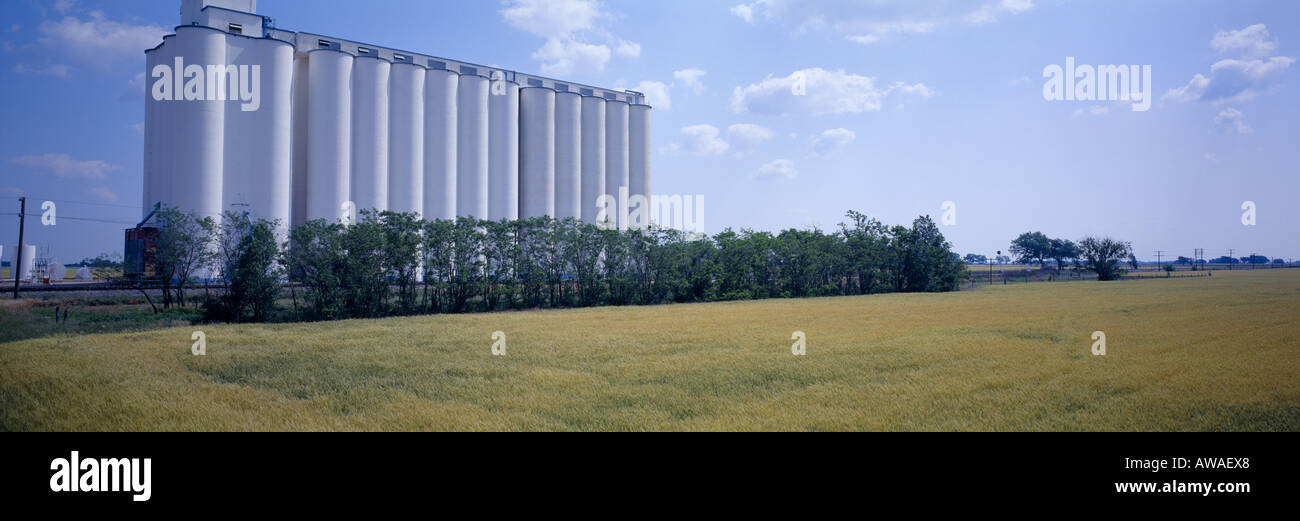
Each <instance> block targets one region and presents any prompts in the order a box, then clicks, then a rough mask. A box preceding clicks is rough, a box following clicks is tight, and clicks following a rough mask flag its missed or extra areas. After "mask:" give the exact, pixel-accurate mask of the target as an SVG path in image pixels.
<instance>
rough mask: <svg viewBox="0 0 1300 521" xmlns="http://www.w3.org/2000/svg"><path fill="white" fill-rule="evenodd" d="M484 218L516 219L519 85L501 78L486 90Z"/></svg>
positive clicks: (517, 203)
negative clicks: (485, 214) (486, 170)
mask: <svg viewBox="0 0 1300 521" xmlns="http://www.w3.org/2000/svg"><path fill="white" fill-rule="evenodd" d="M496 74H500V73H496ZM487 215H488V217H487V218H488V219H490V220H493V221H500V220H502V219H506V220H511V221H513V220H515V219H518V218H519V84H517V83H515V82H513V81H507V80H505V79H503V78H499V79H492V80H491V82H490V83H489V89H488V213H487Z"/></svg>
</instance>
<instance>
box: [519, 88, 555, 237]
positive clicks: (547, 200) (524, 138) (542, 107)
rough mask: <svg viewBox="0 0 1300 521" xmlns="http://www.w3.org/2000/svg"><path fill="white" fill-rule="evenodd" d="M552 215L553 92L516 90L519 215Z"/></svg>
mask: <svg viewBox="0 0 1300 521" xmlns="http://www.w3.org/2000/svg"><path fill="white" fill-rule="evenodd" d="M541 216H548V217H555V91H554V90H551V89H549V88H547V87H524V88H522V89H520V90H519V217H520V218H523V219H528V218H531V217H541Z"/></svg>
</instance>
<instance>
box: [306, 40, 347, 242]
mask: <svg viewBox="0 0 1300 521" xmlns="http://www.w3.org/2000/svg"><path fill="white" fill-rule="evenodd" d="M352 61H353V59H352V55H350V54H347V53H344V52H341V51H338V50H334V49H315V50H312V51H311V52H310V53H309V54H308V63H307V69H308V80H307V81H308V84H307V85H308V86H307V89H308V94H307V103H308V109H307V112H308V115H307V121H308V125H309V126H310V128H311V131H310V132H309V133H308V134H307V165H308V171H307V212H306V218H307V219H308V220H314V219H325V221H326V222H331V223H332V222H338V220H339V217H340V216H341V215H342V207H343V203H344V202H347V201H349V200H350V196H351V194H350V183H351V171H352Z"/></svg>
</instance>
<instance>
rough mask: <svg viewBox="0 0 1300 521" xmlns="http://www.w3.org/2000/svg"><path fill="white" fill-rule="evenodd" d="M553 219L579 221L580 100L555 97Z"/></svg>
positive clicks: (575, 96)
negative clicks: (570, 218) (569, 218)
mask: <svg viewBox="0 0 1300 521" xmlns="http://www.w3.org/2000/svg"><path fill="white" fill-rule="evenodd" d="M555 217H556V218H557V219H564V218H568V217H572V218H574V219H578V218H581V217H582V97H581V96H579V95H578V93H576V92H567V91H566V92H556V93H555Z"/></svg>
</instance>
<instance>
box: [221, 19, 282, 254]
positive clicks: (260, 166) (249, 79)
mask: <svg viewBox="0 0 1300 521" xmlns="http://www.w3.org/2000/svg"><path fill="white" fill-rule="evenodd" d="M226 38H227V44H228V45H227V49H226V56H227V64H229V65H230V66H235V67H237V69H235V70H237V71H239V74H238V80H239V84H238V85H229V86H227V97H226V98H227V99H228V100H234V101H227V102H226V116H225V147H224V148H225V150H224V152H225V161H224V167H225V176H224V178H223V196H222V198H223V207H224V208H223V209H224V210H228V211H233V212H236V213H239V212H242V211H247V212H248V214H249V217H251V218H253V219H266V220H268V221H278V222H279V225H278V227H277V230H276V237H277V238H278V240H280V241H283V240H284V239H285V238H287V233H288V226H289V218H290V215H289V208H290V200H291V198H292V193H291V189H292V183H293V169H292V160H293V157H292V142H291V139H292V137H291V136H292V130H291V127H292V123H293V121H292V120H293V111H292V106H291V100H292V88H293V46H292V45H290V44H289V43H287V42H283V41H280V40H274V39H269V38H249V37H246V36H239V35H234V34H231V35H227V36H226ZM255 65H256V66H257V68H254V67H253V66H255ZM254 85H260V86H259V87H258V88H257V93H258V94H257V97H256V98H257V99H256V105H254V104H253V101H251V99H252V98H251V96H248V97H249V99H250V101H244V99H243V98H244V97H246V94H248V93H250V92H252V90H251V89H252V88H253V86H254Z"/></svg>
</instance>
